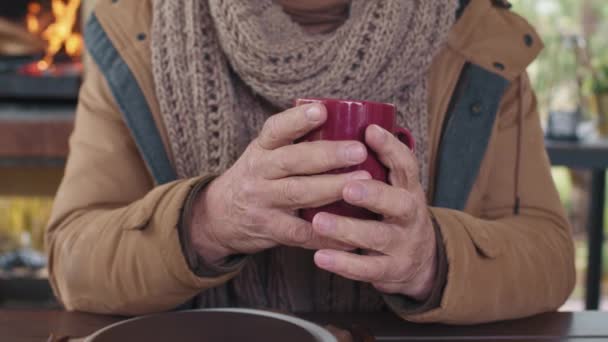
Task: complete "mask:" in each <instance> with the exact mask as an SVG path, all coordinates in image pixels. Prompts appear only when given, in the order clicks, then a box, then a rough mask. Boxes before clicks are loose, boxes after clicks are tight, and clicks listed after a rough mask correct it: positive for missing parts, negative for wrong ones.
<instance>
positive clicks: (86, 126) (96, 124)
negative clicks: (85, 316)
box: [46, 66, 236, 315]
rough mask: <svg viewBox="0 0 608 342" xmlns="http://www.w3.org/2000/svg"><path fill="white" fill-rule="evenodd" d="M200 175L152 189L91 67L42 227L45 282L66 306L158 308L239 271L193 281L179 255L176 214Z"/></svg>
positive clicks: (131, 310)
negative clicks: (46, 266)
mask: <svg viewBox="0 0 608 342" xmlns="http://www.w3.org/2000/svg"><path fill="white" fill-rule="evenodd" d="M205 178H206V177H204V176H203V177H200V178H194V179H186V180H179V181H175V182H173V183H169V184H166V185H162V186H155V185H154V182H153V180H152V179H151V176H150V173H149V172H148V170H147V168H146V166H145V164H144V162H143V160H142V159H141V157H140V155H139V153H138V151H137V148H136V145H135V142H134V141H133V139H132V137H131V134H130V132H129V130H128V128H127V127H126V125H125V124H124V122H123V119H122V116H121V114H120V111H119V109H118V108H117V106H116V104H115V101H114V99H113V97H112V96H111V94H110V92H109V88H108V86H107V83H106V82H105V79H104V78H103V76H102V75H101V73H100V72H99V70H98V69H97V68H96V67H95V66H93V68H90V69H88V70H87V79H86V81H85V82H84V84H83V87H82V89H81V92H80V100H79V104H78V109H77V114H76V124H75V129H74V132H73V134H72V136H71V138H70V155H69V158H68V162H67V167H66V171H65V176H64V178H63V181H62V183H61V186H60V188H59V191H58V193H57V196H56V199H55V203H54V208H53V212H52V216H51V220H50V223H49V226H48V227H47V231H46V244H47V249H48V256H49V272H50V281H51V284H52V287H53V290H54V291H55V294H56V296H57V297H58V298H59V300H60V301H61V302H62V303H63V305H64V306H65V307H66V309H68V310H82V311H89V312H96V313H108V314H124V315H137V314H146V313H151V312H157V311H164V310H169V309H172V308H175V307H177V306H178V305H180V304H182V303H184V302H186V301H187V300H189V299H190V298H191V297H193V296H194V295H196V294H197V293H198V292H200V291H201V290H204V289H206V288H209V287H213V286H216V285H218V284H220V283H222V282H225V281H227V280H228V279H229V278H231V277H232V276H233V275H234V274H235V273H236V271H234V272H231V273H229V274H224V275H221V276H218V277H199V276H197V275H195V274H194V273H193V272H192V271H191V270H190V268H189V267H188V264H187V262H186V259H185V257H184V254H183V253H182V250H181V246H180V241H179V234H178V229H177V225H178V222H179V219H180V213H181V211H182V208H183V206H184V202H185V200H186V198H187V197H188V194H189V193H190V190H191V189H192V188H193V187H195V186H196V185H197V184H199V183H200V182H201V181H204V179H205Z"/></svg>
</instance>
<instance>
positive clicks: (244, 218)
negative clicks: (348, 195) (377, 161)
mask: <svg viewBox="0 0 608 342" xmlns="http://www.w3.org/2000/svg"><path fill="white" fill-rule="evenodd" d="M326 119H327V112H326V109H325V107H324V106H323V105H322V104H309V105H304V106H300V107H295V108H292V109H289V110H287V111H285V112H283V113H280V114H277V115H274V116H272V117H270V118H269V119H268V120H267V121H266V123H265V124H264V127H263V129H262V131H261V133H260V135H259V137H258V138H256V139H255V140H254V141H253V142H252V143H251V144H250V145H249V146H248V147H247V149H246V150H245V152H244V153H243V154H242V155H241V157H240V158H239V159H238V160H237V161H236V163H235V164H234V165H233V166H232V167H231V168H230V169H229V170H228V171H226V172H225V173H224V174H222V175H221V176H220V177H218V178H216V179H215V180H214V181H213V182H212V183H211V184H209V185H208V186H207V187H206V189H205V191H204V192H203V193H202V194H201V196H199V198H198V199H197V202H196V204H195V206H194V207H195V209H194V214H193V219H192V224H191V227H190V236H191V240H192V245H193V246H194V248H195V249H196V250H197V252H198V253H199V254H200V255H201V256H203V258H205V260H206V261H208V262H212V263H213V262H217V261H219V260H221V259H223V258H224V257H226V256H228V255H232V254H253V253H256V252H259V251H261V250H264V249H267V248H271V247H274V246H276V245H288V246H299V247H304V248H310V249H321V248H332V249H334V250H348V249H353V247H352V246H348V245H346V244H344V243H340V242H335V241H332V240H328V239H323V238H319V237H318V236H316V235H315V234H314V232H313V229H312V225H311V224H310V223H309V222H307V221H305V220H303V219H301V218H299V217H297V216H296V215H295V211H296V210H297V209H301V208H314V207H319V206H322V205H325V204H329V203H332V202H335V201H337V200H339V199H341V198H342V191H343V189H344V187H345V186H346V184H347V183H348V182H349V181H351V180H356V179H361V180H365V179H370V178H371V176H370V174H369V173H368V172H365V171H359V172H354V173H350V174H339V175H335V174H327V175H318V174H321V173H324V172H326V171H330V170H333V169H338V168H343V167H348V166H352V165H357V164H360V163H362V162H363V161H364V160H365V159H366V158H367V150H366V148H365V146H364V145H363V144H362V143H361V142H357V141H315V142H301V143H297V144H293V141H295V140H297V139H298V138H300V137H302V136H304V135H305V134H307V133H308V132H310V131H311V130H313V129H315V128H317V127H319V126H320V125H322V124H323V123H324V122H325V120H326Z"/></svg>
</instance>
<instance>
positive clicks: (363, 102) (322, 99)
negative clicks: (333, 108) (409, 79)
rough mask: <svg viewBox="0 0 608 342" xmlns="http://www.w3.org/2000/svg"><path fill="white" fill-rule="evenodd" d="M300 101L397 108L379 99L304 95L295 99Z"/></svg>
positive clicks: (295, 101) (295, 102)
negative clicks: (378, 100)
mask: <svg viewBox="0 0 608 342" xmlns="http://www.w3.org/2000/svg"><path fill="white" fill-rule="evenodd" d="M298 101H310V102H321V103H322V102H326V101H327V102H329V101H331V102H338V103H356V104H360V105H363V106H366V105H373V106H384V107H390V108H392V109H394V110H395V109H396V106H395V105H394V104H392V103H388V102H377V101H368V100H350V99H338V98H330V97H303V98H297V99H295V100H294V101H293V103H294V105H297V103H298Z"/></svg>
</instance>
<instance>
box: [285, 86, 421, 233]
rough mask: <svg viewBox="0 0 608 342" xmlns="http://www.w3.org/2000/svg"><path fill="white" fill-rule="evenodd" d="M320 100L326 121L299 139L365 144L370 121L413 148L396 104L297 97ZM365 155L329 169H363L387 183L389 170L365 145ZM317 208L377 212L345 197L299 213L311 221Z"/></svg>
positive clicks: (368, 216) (363, 215)
mask: <svg viewBox="0 0 608 342" xmlns="http://www.w3.org/2000/svg"><path fill="white" fill-rule="evenodd" d="M314 102H317V103H323V104H324V105H325V108H327V121H326V122H325V123H324V124H323V125H322V126H321V127H319V128H317V129H315V130H314V131H311V132H310V133H308V134H307V135H305V136H304V137H303V138H301V139H299V140H298V141H299V142H301V141H316V140H357V141H360V142H362V143H364V144H365V129H366V128H367V127H368V126H369V125H373V124H375V125H378V126H380V127H382V128H384V129H386V130H387V131H389V132H393V134H395V136H397V137H398V138H399V139H400V140H401V141H402V142H403V143H404V144H406V145H407V146H408V147H409V148H410V149H412V150H414V148H415V143H414V138H413V136H412V134H411V133H410V132H409V131H408V130H407V129H405V128H401V127H398V126H397V124H396V121H395V120H396V110H395V106H394V105H392V104H388V103H379V102H371V101H351V100H336V99H314V98H312V99H298V100H296V101H295V105H296V106H301V105H304V104H308V103H314ZM367 152H368V156H367V159H366V160H365V161H364V162H363V163H361V164H359V165H356V166H352V167H347V168H341V169H337V170H333V171H330V172H328V173H333V174H339V173H349V172H354V171H359V170H365V171H367V172H369V173H370V175H371V176H372V178H373V179H375V180H379V181H382V182H385V183H388V170H387V169H386V167H385V166H384V165H383V164H382V163H381V162H380V161H379V160H378V158H377V157H376V155H375V154H374V152H373V151H372V150H370V149H369V147H368V149H367ZM319 212H328V213H332V214H336V215H340V216H348V217H354V218H358V219H364V220H377V219H379V216H378V215H377V214H375V213H372V212H370V211H368V210H366V209H363V208H360V207H355V206H352V205H350V204H348V203H346V202H344V201H339V202H335V203H332V204H328V205H325V206H323V207H319V208H311V209H302V210H300V217H302V218H303V219H305V220H307V221H311V222H312V219H313V217H314V216H315V215H316V214H317V213H319Z"/></svg>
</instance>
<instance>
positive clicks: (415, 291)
mask: <svg viewBox="0 0 608 342" xmlns="http://www.w3.org/2000/svg"><path fill="white" fill-rule="evenodd" d="M365 139H366V142H367V144H368V146H369V147H370V148H371V149H373V150H374V151H375V152H376V153H377V155H378V158H379V159H380V161H381V162H382V163H383V164H384V165H385V166H386V167H387V168H388V169H389V171H390V174H389V179H390V184H391V185H388V184H385V183H382V182H379V181H376V180H356V181H350V182H349V183H348V184H347V185H346V187H345V188H344V191H343V197H344V200H345V201H346V202H348V203H350V204H352V205H355V206H359V207H363V208H367V209H369V210H371V211H373V212H376V213H378V214H381V215H383V217H384V219H383V220H382V221H381V222H378V221H363V220H358V219H352V218H346V217H341V216H336V215H332V214H328V213H319V214H317V215H316V216H315V217H314V219H313V228H314V231H315V232H316V233H318V234H319V235H321V236H325V237H327V238H330V239H334V240H336V241H339V242H341V243H344V244H347V245H352V246H356V247H358V248H361V249H362V250H363V251H364V253H363V255H359V254H354V253H350V252H346V251H341V250H336V249H322V250H319V251H318V252H317V253H316V254H315V263H316V264H317V266H318V267H320V268H322V269H325V270H327V271H330V272H333V273H336V274H339V275H341V276H343V277H346V278H349V279H352V280H358V281H363V282H368V283H371V284H372V285H373V286H374V287H375V288H376V289H378V290H379V291H381V292H384V293H390V294H403V295H407V296H409V297H411V298H414V299H417V300H424V299H426V298H427V297H428V296H429V294H430V291H431V289H432V286H433V282H434V278H435V269H436V266H435V264H436V261H435V259H436V255H435V254H436V246H435V233H434V229H433V226H432V221H431V218H430V214H429V211H428V208H427V205H426V200H425V194H424V191H423V189H422V186H421V184H420V181H419V179H418V166H417V163H416V160H415V157H414V155H413V154H412V152H411V151H410V150H409V148H408V147H407V146H405V145H404V144H402V143H401V142H400V141H399V140H398V139H397V138H396V137H395V136H394V135H392V134H390V133H389V132H387V131H386V130H384V129H382V128H380V127H378V126H376V125H373V126H370V127H368V128H367V130H366V135H365Z"/></svg>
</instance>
